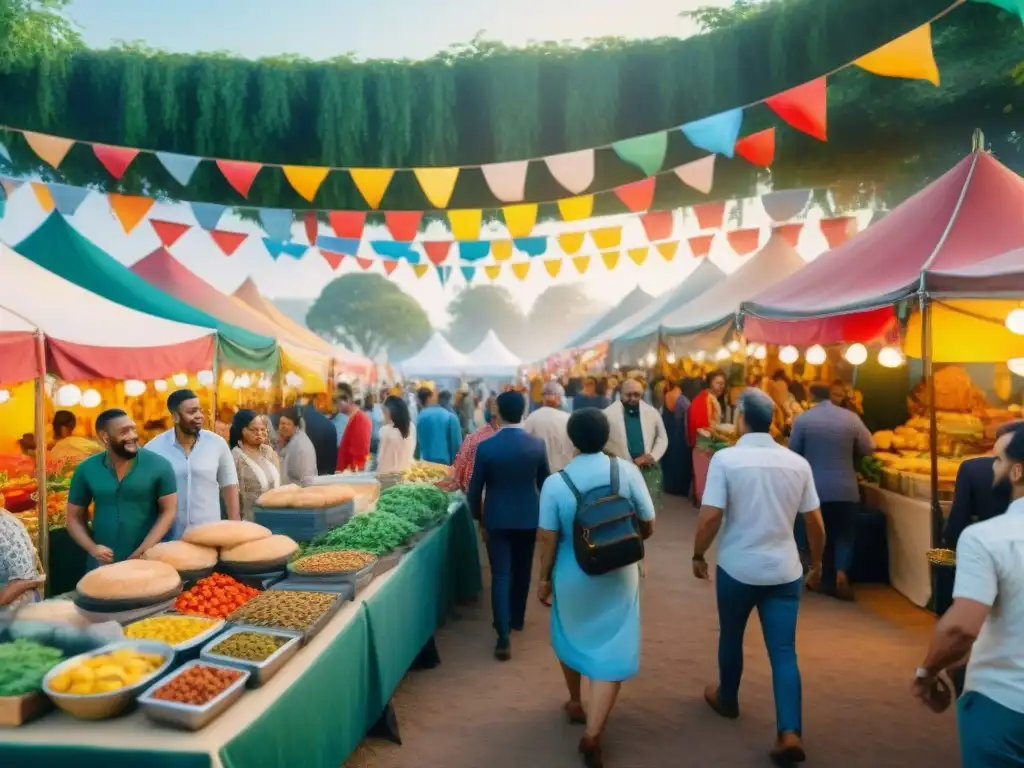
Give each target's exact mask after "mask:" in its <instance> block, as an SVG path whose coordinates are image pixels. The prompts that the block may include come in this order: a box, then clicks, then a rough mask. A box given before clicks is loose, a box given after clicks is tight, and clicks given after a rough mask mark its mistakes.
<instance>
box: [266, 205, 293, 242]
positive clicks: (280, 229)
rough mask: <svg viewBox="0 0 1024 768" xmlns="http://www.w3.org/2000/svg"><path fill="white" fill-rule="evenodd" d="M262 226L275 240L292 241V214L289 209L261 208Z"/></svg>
mask: <svg viewBox="0 0 1024 768" xmlns="http://www.w3.org/2000/svg"><path fill="white" fill-rule="evenodd" d="M259 216H260V226H261V227H263V231H264V232H266V233H267V235H268V236H269V237H271V238H273V239H274V240H282V241H287V240H291V239H292V220H293V219H294V217H293V215H292V212H291V211H290V210H288V209H287V208H260V210H259Z"/></svg>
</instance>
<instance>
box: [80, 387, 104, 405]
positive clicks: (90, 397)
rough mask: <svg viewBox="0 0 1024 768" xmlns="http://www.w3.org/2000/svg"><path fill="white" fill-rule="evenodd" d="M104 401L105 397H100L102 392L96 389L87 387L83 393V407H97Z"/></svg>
mask: <svg viewBox="0 0 1024 768" xmlns="http://www.w3.org/2000/svg"><path fill="white" fill-rule="evenodd" d="M102 402H103V398H102V397H100V393H99V392H97V391H96V390H95V389H87V390H85V392H83V393H82V403H81V404H82V407H83V408H96V407H98V406H99V404H100V403H102Z"/></svg>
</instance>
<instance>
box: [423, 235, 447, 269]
mask: <svg viewBox="0 0 1024 768" xmlns="http://www.w3.org/2000/svg"><path fill="white" fill-rule="evenodd" d="M420 244H421V245H422V246H423V251H424V253H426V254H427V258H428V259H430V263H431V264H433V265H434V266H435V267H439V266H441V265H442V264H444V263H445V261H446V260H447V259H448V252H449V251H450V250H451V247H452V242H451V240H425V241H423V242H422V243H420Z"/></svg>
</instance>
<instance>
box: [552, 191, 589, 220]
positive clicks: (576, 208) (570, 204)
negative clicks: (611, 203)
mask: <svg viewBox="0 0 1024 768" xmlns="http://www.w3.org/2000/svg"><path fill="white" fill-rule="evenodd" d="M558 212H559V213H560V214H561V215H562V221H580V220H581V219H589V218H590V216H591V214H592V213H593V212H594V196H593V195H578V196H577V197H563V198H562V199H561V200H559V201H558Z"/></svg>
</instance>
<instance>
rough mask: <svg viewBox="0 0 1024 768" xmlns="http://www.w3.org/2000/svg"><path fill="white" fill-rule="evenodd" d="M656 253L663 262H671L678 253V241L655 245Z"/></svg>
mask: <svg viewBox="0 0 1024 768" xmlns="http://www.w3.org/2000/svg"><path fill="white" fill-rule="evenodd" d="M656 247H657V249H658V253H660V254H661V257H662V258H663V259H664V260H665V261H672V259H674V258H675V257H676V253H677V252H678V251H679V241H678V240H673V241H672V242H668V243H658V244H657V246H656Z"/></svg>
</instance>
